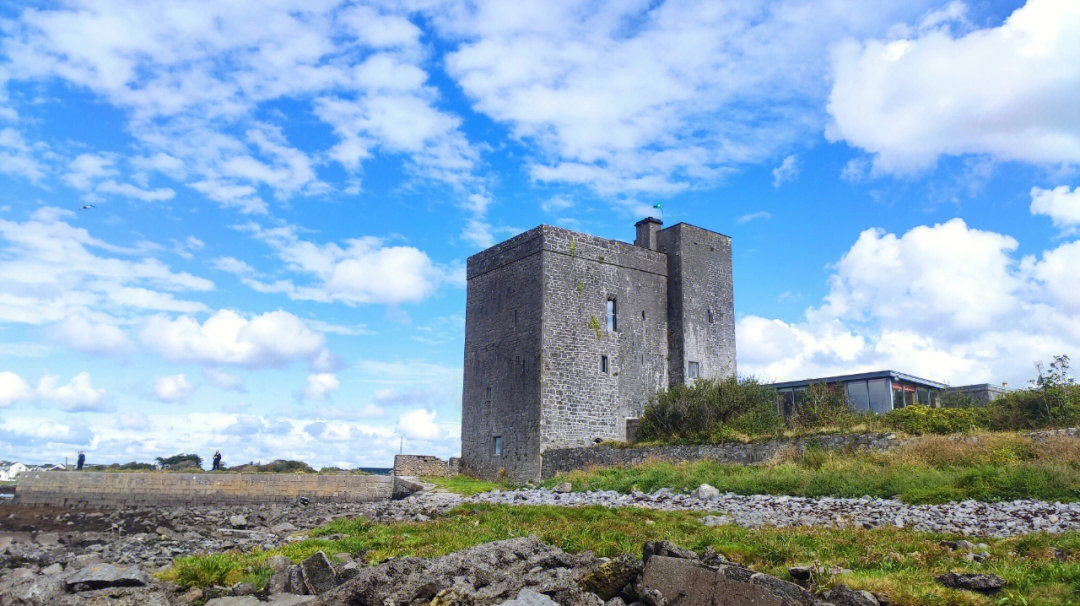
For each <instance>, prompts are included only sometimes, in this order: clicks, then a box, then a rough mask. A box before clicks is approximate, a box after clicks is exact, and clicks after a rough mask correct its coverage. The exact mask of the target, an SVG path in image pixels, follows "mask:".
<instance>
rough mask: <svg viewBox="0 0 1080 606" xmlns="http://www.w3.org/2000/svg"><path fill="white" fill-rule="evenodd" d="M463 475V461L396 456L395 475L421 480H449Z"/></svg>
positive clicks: (423, 456)
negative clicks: (422, 478) (432, 478)
mask: <svg viewBox="0 0 1080 606" xmlns="http://www.w3.org/2000/svg"><path fill="white" fill-rule="evenodd" d="M459 473H461V459H460V458H458V457H452V458H451V459H450V460H449V461H444V460H442V459H440V458H439V457H432V456H429V455H395V456H394V475H395V476H412V477H415V478H420V477H424V476H435V477H440V478H448V477H450V476H455V475H457V474H459Z"/></svg>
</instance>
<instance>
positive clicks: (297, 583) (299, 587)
mask: <svg viewBox="0 0 1080 606" xmlns="http://www.w3.org/2000/svg"><path fill="white" fill-rule="evenodd" d="M287 591H290V592H292V593H295V594H296V595H308V589H307V585H305V584H304V569H303V568H301V567H300V565H299V564H293V565H292V566H290V567H289V586H288V588H287Z"/></svg>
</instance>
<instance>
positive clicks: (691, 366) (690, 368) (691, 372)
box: [686, 362, 701, 380]
mask: <svg viewBox="0 0 1080 606" xmlns="http://www.w3.org/2000/svg"><path fill="white" fill-rule="evenodd" d="M699 376H701V367H700V366H699V365H698V363H697V362H690V363H688V364H687V365H686V378H688V379H691V380H693V379H696V378H698V377H699Z"/></svg>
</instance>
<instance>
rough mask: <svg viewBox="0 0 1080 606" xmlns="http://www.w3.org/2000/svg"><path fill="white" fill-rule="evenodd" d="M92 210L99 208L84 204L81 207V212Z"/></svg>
mask: <svg viewBox="0 0 1080 606" xmlns="http://www.w3.org/2000/svg"><path fill="white" fill-rule="evenodd" d="M91 208H97V207H96V206H94V205H93V204H83V205H82V206H80V207H79V210H90V209H91Z"/></svg>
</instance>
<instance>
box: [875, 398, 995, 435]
mask: <svg viewBox="0 0 1080 606" xmlns="http://www.w3.org/2000/svg"><path fill="white" fill-rule="evenodd" d="M983 417H985V412H984V411H983V410H982V409H979V408H930V407H929V406H924V405H922V404H916V405H915V406H905V407H904V408H897V409H895V410H890V411H889V412H887V413H885V414H883V415H881V416H880V417H878V418H877V419H874V421H875V423H874V424H875V425H880V426H881V427H883V428H885V429H891V430H894V431H902V432H904V433H909V434H912V435H923V434H935V433H936V434H942V433H962V432H967V431H974V430H976V429H978V428H979V427H981V426H982V423H981V421H982V418H983Z"/></svg>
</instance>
